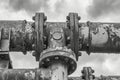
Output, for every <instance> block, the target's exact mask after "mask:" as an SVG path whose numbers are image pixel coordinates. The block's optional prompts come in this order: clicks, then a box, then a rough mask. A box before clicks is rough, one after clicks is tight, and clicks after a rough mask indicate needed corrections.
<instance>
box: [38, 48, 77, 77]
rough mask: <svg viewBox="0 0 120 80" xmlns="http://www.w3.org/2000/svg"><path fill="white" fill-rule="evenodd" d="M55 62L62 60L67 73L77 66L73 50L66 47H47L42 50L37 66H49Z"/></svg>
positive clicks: (70, 72)
mask: <svg viewBox="0 0 120 80" xmlns="http://www.w3.org/2000/svg"><path fill="white" fill-rule="evenodd" d="M56 62H57V63H58V62H62V63H63V64H65V65H67V67H68V75H70V74H72V73H73V72H74V71H75V70H76V67H77V63H76V58H75V55H74V53H73V51H72V50H71V49H67V48H61V49H60V48H57V49H48V50H46V51H43V52H42V53H41V56H40V62H39V67H40V68H41V67H49V66H50V65H52V64H53V63H56Z"/></svg>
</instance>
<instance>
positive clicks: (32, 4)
mask: <svg viewBox="0 0 120 80" xmlns="http://www.w3.org/2000/svg"><path fill="white" fill-rule="evenodd" d="M47 1H48V0H34V1H33V0H9V3H8V4H9V7H10V8H11V9H12V10H14V11H20V10H25V11H26V12H27V13H35V12H36V11H39V10H40V9H42V8H45V9H48V8H49V7H48V5H47Z"/></svg>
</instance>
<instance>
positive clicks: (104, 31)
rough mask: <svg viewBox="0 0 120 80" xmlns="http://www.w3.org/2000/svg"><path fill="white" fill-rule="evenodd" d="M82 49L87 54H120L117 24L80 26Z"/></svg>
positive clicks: (119, 36)
mask: <svg viewBox="0 0 120 80" xmlns="http://www.w3.org/2000/svg"><path fill="white" fill-rule="evenodd" d="M80 34H81V35H82V40H83V44H82V49H81V50H88V52H102V53H114V52H120V24H119V23H89V25H88V24H81V28H80Z"/></svg>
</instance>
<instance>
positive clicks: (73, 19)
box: [67, 13, 80, 60]
mask: <svg viewBox="0 0 120 80" xmlns="http://www.w3.org/2000/svg"><path fill="white" fill-rule="evenodd" d="M67 20H68V21H67V22H68V28H69V29H70V36H69V37H70V48H71V49H72V50H73V51H74V52H75V54H76V59H77V60H78V51H79V48H80V47H79V45H78V44H79V27H78V26H79V25H78V23H79V17H78V14H77V13H69V15H68V16H67Z"/></svg>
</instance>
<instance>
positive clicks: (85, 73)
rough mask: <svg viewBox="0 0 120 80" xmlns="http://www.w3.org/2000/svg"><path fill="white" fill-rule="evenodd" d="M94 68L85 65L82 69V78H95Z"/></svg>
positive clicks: (92, 79)
mask: <svg viewBox="0 0 120 80" xmlns="http://www.w3.org/2000/svg"><path fill="white" fill-rule="evenodd" d="M93 73H94V70H93V69H92V68H91V67H83V70H82V79H84V80H94V79H95V76H94V75H93Z"/></svg>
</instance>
